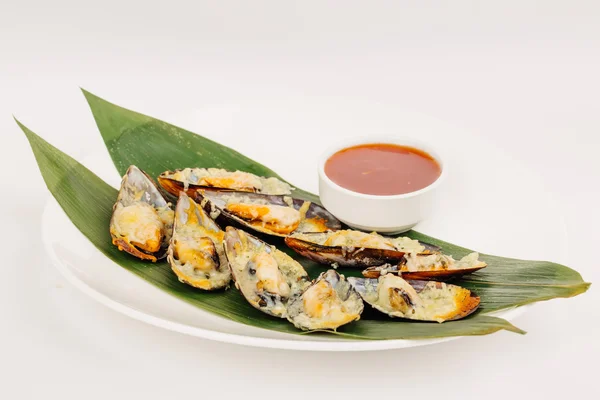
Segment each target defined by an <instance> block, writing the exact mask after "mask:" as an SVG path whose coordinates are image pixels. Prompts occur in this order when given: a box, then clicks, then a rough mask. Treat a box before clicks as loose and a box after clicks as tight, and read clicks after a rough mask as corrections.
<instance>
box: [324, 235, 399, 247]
mask: <svg viewBox="0 0 600 400" xmlns="http://www.w3.org/2000/svg"><path fill="white" fill-rule="evenodd" d="M323 244H324V245H325V246H339V247H365V248H372V249H388V250H394V249H395V247H394V245H393V244H392V242H390V241H389V240H388V239H386V238H384V237H383V236H380V235H378V234H376V233H364V232H360V231H353V230H341V231H336V232H334V233H332V234H331V235H329V237H328V238H327V239H326V240H325V242H324V243H323Z"/></svg>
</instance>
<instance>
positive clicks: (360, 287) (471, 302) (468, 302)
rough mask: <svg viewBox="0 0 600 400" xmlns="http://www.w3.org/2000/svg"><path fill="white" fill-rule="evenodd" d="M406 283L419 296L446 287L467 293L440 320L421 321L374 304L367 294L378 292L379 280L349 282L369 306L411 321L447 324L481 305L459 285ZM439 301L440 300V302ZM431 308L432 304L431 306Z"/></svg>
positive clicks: (424, 282) (470, 292) (352, 279)
mask: <svg viewBox="0 0 600 400" xmlns="http://www.w3.org/2000/svg"><path fill="white" fill-rule="evenodd" d="M405 281H406V282H408V284H409V285H410V286H412V287H413V288H414V289H415V291H416V292H417V293H418V294H422V293H423V291H424V290H443V288H444V286H446V287H449V288H455V289H460V290H461V292H462V293H466V294H467V295H466V296H463V297H462V298H454V299H453V301H454V303H455V308H454V309H453V310H452V311H451V312H449V313H446V314H445V315H443V316H442V317H441V318H438V319H421V318H411V315H398V314H397V315H394V313H390V312H388V311H386V310H384V309H383V308H382V307H380V306H378V305H377V304H376V303H373V302H372V301H371V300H372V299H371V298H370V296H368V295H367V293H368V292H369V291H370V290H374V291H377V287H378V284H379V279H370V278H355V277H350V278H348V282H349V283H350V284H351V285H352V287H353V288H354V289H355V290H356V292H357V293H358V294H360V296H361V297H362V299H363V300H364V301H365V302H366V303H367V304H369V305H371V306H372V307H373V308H375V309H376V310H378V311H380V312H382V313H384V314H387V315H389V316H390V317H394V318H402V319H410V320H418V321H437V322H445V321H456V320H459V319H462V318H464V317H466V316H468V315H470V314H472V313H473V312H474V311H475V310H477V308H478V307H479V303H480V301H481V299H480V298H479V296H478V295H476V294H475V293H474V292H472V291H470V290H468V289H465V288H463V287H460V286H458V285H452V284H449V283H444V282H436V281H426V280H412V279H405ZM438 301H439V300H438ZM429 307H431V304H429Z"/></svg>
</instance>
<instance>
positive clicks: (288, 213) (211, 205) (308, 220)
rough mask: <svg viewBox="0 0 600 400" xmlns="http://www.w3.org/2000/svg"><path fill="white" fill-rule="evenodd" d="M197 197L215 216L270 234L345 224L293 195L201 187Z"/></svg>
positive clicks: (196, 194) (324, 228)
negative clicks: (202, 188) (203, 188)
mask: <svg viewBox="0 0 600 400" xmlns="http://www.w3.org/2000/svg"><path fill="white" fill-rule="evenodd" d="M195 198H196V201H197V202H198V203H200V204H202V205H203V206H204V207H205V210H207V212H208V213H209V214H210V215H211V216H213V217H216V216H218V215H222V216H223V217H224V218H225V219H227V220H229V221H235V222H237V223H238V224H240V225H242V226H244V227H247V228H250V229H252V230H255V231H257V232H261V233H265V234H268V235H274V236H281V237H285V236H287V235H288V234H290V233H292V232H325V231H327V230H336V229H340V228H341V222H340V221H339V220H338V219H337V218H335V217H334V216H333V215H332V214H331V213H330V212H329V211H327V210H326V209H324V208H323V207H321V206H320V205H318V204H315V203H312V202H310V201H304V200H300V199H294V198H292V197H290V196H285V195H281V196H276V195H265V194H259V193H247V192H239V191H226V192H224V191H220V190H198V191H196V192H195Z"/></svg>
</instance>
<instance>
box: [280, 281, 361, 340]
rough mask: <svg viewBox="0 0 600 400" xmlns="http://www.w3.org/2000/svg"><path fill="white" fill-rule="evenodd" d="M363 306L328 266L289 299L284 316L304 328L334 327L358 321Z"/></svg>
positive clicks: (296, 325) (323, 328) (346, 284)
mask: <svg viewBox="0 0 600 400" xmlns="http://www.w3.org/2000/svg"><path fill="white" fill-rule="evenodd" d="M363 308H364V305H363V302H362V299H361V297H360V296H359V295H358V293H356V291H355V290H354V289H353V288H352V286H351V285H350V284H349V283H348V281H347V280H346V279H345V277H344V276H343V275H340V274H338V273H337V272H336V271H334V270H332V269H330V270H328V271H325V272H323V273H321V275H319V277H318V278H317V279H315V280H314V281H313V282H312V283H311V285H310V286H309V287H308V288H307V289H306V290H305V291H304V292H302V293H300V294H298V295H296V296H295V297H294V298H292V300H290V302H289V305H288V313H287V318H288V320H289V321H290V322H291V323H293V324H294V326H295V327H296V328H299V329H302V330H305V331H314V330H336V329H337V328H338V327H340V326H342V325H345V324H348V323H350V322H352V321H356V320H358V319H359V318H360V314H361V313H362V311H363Z"/></svg>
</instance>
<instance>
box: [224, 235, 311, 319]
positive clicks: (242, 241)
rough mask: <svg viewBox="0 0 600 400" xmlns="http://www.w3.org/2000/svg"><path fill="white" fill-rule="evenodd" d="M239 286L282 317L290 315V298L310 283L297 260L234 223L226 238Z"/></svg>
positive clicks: (264, 309)
mask: <svg viewBox="0 0 600 400" xmlns="http://www.w3.org/2000/svg"><path fill="white" fill-rule="evenodd" d="M224 243H225V244H224V246H225V254H226V255H227V260H228V261H229V266H230V268H231V273H232V275H233V279H234V280H235V286H236V288H237V289H238V290H239V291H240V292H241V293H242V295H243V296H244V298H245V299H246V300H247V301H248V302H249V303H250V304H251V305H252V306H253V307H255V308H257V309H258V310H260V311H262V312H264V313H267V314H270V315H273V316H275V317H279V318H285V317H286V315H287V304H288V301H289V299H290V298H292V297H293V296H295V295H296V294H298V293H301V292H303V291H304V289H305V288H306V287H307V286H308V285H309V278H308V274H307V273H306V271H305V270H304V268H303V267H302V265H300V263H298V262H297V261H296V260H294V259H293V258H291V257H290V256H288V255H287V254H285V253H283V252H282V251H279V250H277V249H276V248H275V247H274V246H271V245H269V244H267V243H265V242H263V241H262V240H260V239H258V238H256V237H254V236H252V235H250V234H248V233H246V232H244V231H243V230H241V229H236V228H233V227H231V226H229V227H227V229H226V232H225V238H224Z"/></svg>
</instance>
